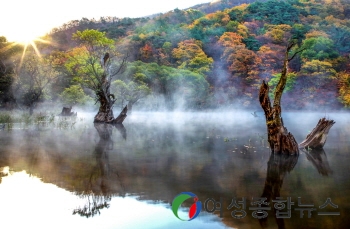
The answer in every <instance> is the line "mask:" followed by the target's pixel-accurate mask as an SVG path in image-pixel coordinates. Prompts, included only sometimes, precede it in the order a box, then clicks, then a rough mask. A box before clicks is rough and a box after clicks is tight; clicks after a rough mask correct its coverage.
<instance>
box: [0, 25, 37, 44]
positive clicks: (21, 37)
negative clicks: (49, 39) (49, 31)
mask: <svg viewBox="0 0 350 229" xmlns="http://www.w3.org/2000/svg"><path fill="white" fill-rule="evenodd" d="M42 35H43V34H42V33H40V32H39V31H36V30H35V29H33V28H25V27H24V28H23V27H22V28H21V29H19V30H9V31H7V34H5V37H6V38H7V40H8V41H10V42H16V43H20V44H22V45H28V44H30V43H32V42H34V41H36V40H38V39H39V37H40V36H42Z"/></svg>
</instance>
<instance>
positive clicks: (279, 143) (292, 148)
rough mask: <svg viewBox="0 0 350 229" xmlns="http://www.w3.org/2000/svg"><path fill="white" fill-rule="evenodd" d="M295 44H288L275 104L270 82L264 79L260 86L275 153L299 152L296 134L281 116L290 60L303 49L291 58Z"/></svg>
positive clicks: (269, 137)
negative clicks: (288, 127) (289, 130)
mask: <svg viewBox="0 0 350 229" xmlns="http://www.w3.org/2000/svg"><path fill="white" fill-rule="evenodd" d="M295 44H296V43H294V42H291V43H290V44H289V45H288V46H287V49H286V52H285V56H284V61H283V68H282V73H281V78H280V80H279V82H278V84H277V86H276V90H275V93H274V101H273V106H271V102H270V98H269V86H268V84H266V83H265V81H263V82H262V84H261V86H260V92H259V101H260V104H261V107H262V108H263V110H264V113H265V118H266V126H267V133H268V142H269V144H270V148H271V151H272V153H275V154H289V155H293V154H299V148H298V143H297V142H296V140H295V138H294V136H293V135H292V134H291V133H290V132H288V130H287V128H285V127H284V125H283V120H282V116H281V114H282V109H281V98H282V94H283V90H284V87H285V86H286V83H287V72H288V62H289V61H290V60H292V59H293V58H294V57H295V56H296V55H297V54H298V53H300V52H301V51H303V50H298V51H296V52H295V53H294V54H293V55H292V57H290V58H289V52H290V51H291V49H292V48H293V46H294V45H295Z"/></svg>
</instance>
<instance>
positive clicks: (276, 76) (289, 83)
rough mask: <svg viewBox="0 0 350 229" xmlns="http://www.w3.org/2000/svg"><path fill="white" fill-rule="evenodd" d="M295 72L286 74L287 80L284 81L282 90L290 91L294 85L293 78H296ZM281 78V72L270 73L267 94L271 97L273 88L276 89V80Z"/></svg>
mask: <svg viewBox="0 0 350 229" xmlns="http://www.w3.org/2000/svg"><path fill="white" fill-rule="evenodd" d="M296 76H297V75H296V74H295V73H294V72H289V73H288V74H287V81H286V86H285V88H284V90H283V93H284V92H288V91H291V90H292V89H293V87H294V84H295V80H296ZM280 79H281V73H276V74H273V75H272V78H271V79H270V81H269V86H270V89H271V90H270V91H269V96H270V97H271V98H272V99H273V98H274V94H275V90H276V86H277V84H278V82H279V81H280Z"/></svg>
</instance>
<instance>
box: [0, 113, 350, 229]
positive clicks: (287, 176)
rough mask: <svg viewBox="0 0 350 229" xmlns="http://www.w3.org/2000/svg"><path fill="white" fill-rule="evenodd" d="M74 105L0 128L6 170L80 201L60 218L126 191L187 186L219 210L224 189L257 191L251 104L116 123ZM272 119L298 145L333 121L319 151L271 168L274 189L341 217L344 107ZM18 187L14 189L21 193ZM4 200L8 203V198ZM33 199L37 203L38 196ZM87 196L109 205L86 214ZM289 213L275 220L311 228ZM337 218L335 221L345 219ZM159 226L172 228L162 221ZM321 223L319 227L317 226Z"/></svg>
mask: <svg viewBox="0 0 350 229" xmlns="http://www.w3.org/2000/svg"><path fill="white" fill-rule="evenodd" d="M73 110H74V108H73ZM74 111H77V112H78V116H77V117H55V120H54V121H53V122H52V123H44V122H42V123H33V124H29V125H26V124H24V123H22V124H19V123H15V124H13V125H12V126H10V127H6V128H4V129H3V130H1V131H0V144H1V148H0V155H1V160H0V167H5V166H8V167H9V170H10V171H11V172H12V173H15V172H21V171H23V170H24V171H25V172H26V173H28V174H29V175H31V176H35V177H38V178H40V179H41V181H42V182H44V183H51V184H55V185H57V186H58V187H59V188H63V189H65V190H67V191H69V192H71V193H73V194H74V195H76V196H77V197H80V198H81V199H82V203H81V204H78V206H77V207H76V208H75V209H71V210H69V211H68V213H69V212H70V214H71V216H67V219H66V220H70V218H71V217H80V216H79V214H75V215H73V214H72V213H73V210H74V211H75V210H77V209H80V211H79V212H80V213H81V214H82V216H86V215H89V218H90V217H94V218H98V217H100V216H99V215H104V214H113V212H114V211H117V210H113V209H116V208H115V203H116V199H115V198H117V197H122V198H125V197H126V196H130V195H132V196H134V197H135V198H136V199H137V200H138V201H147V204H148V205H157V204H159V203H162V204H164V205H165V206H169V204H170V203H171V201H172V199H173V198H174V196H176V195H177V194H178V193H180V192H183V191H191V192H193V193H195V194H196V195H198V197H199V198H200V200H201V201H202V203H203V202H204V201H205V200H206V199H207V198H214V199H219V198H220V197H223V198H224V201H225V202H224V203H223V204H224V206H226V207H227V206H228V205H229V199H230V198H232V196H236V197H246V198H248V199H250V198H252V197H254V196H255V197H256V196H261V194H262V192H263V190H265V189H266V185H265V187H264V184H265V179H269V176H270V175H269V172H268V171H269V168H268V161H271V160H272V159H271V156H270V149H269V148H268V143H267V140H266V139H267V134H266V125H265V117H264V114H263V113H262V112H261V111H242V110H223V111H206V112H204V111H202V112H190V111H174V112H161V111H158V112H149V111H133V112H132V114H129V115H128V116H127V118H126V119H125V121H124V123H123V125H122V126H118V127H117V126H113V125H109V124H94V123H93V117H94V115H95V112H86V111H84V110H80V109H79V108H76V109H75V110H74ZM254 112H255V113H254ZM114 113H115V114H117V113H118V109H115V111H114ZM282 116H283V120H284V125H285V127H286V128H287V129H288V131H290V132H291V133H292V134H293V135H294V136H295V138H296V140H297V142H298V143H300V142H301V141H302V140H304V138H305V137H306V135H307V134H308V133H309V132H310V131H311V130H312V129H313V128H314V127H315V126H316V124H317V122H318V120H319V119H320V118H322V117H327V118H329V119H333V120H334V121H335V122H336V123H335V125H334V126H333V127H332V128H331V130H330V132H329V135H328V139H327V142H326V144H325V147H324V151H323V152H320V153H317V152H316V151H315V152H311V153H310V152H308V153H305V152H303V151H302V152H301V154H300V155H299V157H297V158H296V162H295V163H296V165H295V167H294V168H292V170H291V171H290V172H289V173H283V174H282V173H281V174H280V176H281V177H282V181H283V185H282V188H281V195H282V196H284V197H286V196H290V197H292V198H293V199H294V200H296V198H297V197H300V196H301V197H304V198H307V200H308V201H309V202H313V203H315V205H317V206H318V205H320V204H322V203H323V202H324V201H325V200H326V199H327V197H331V198H332V201H333V203H335V204H338V205H339V206H340V209H339V210H340V212H341V215H345V212H344V211H345V209H344V208H346V206H347V204H346V203H349V201H350V199H348V197H344V195H342V193H344V192H346V190H348V188H349V187H350V183H349V181H348V179H347V176H346V174H348V173H349V172H350V171H349V167H348V166H347V163H346V158H347V153H348V151H349V150H350V149H349V144H348V139H349V136H350V120H349V119H348V114H347V113H318V112H282ZM318 158H321V161H320V159H318ZM274 160H275V159H274ZM22 192H23V195H24V193H25V192H26V191H25V190H24V189H23V190H22ZM0 194H1V183H0ZM11 198H13V199H14V202H15V203H17V202H16V197H15V196H13V197H11ZM57 198H58V197H57ZM36 201H37V204H39V205H40V204H41V203H42V202H41V199H40V197H38V199H36ZM90 201H92V202H91V204H92V203H94V204H101V205H99V206H104V205H105V204H106V206H107V205H111V206H114V208H110V209H109V208H108V209H107V208H105V209H101V211H100V214H96V212H95V213H94V214H92V212H93V211H92V209H90V210H91V211H92V212H90V210H89V208H86V206H90V205H88V203H90ZM84 202H86V203H84ZM321 202H322V203H321ZM18 204H20V203H18ZM21 206H23V204H21ZM84 206H85V207H84ZM91 206H95V205H91ZM23 207H24V206H23ZM185 207H186V206H185ZM168 210H169V211H170V209H168ZM184 210H185V211H186V208H185V209H184ZM108 212H109V213H108ZM203 212H204V213H203V214H205V211H204V210H203ZM115 213H116V212H115ZM201 214H202V213H201ZM213 214H214V215H215V217H216V218H215V219H213V220H214V221H216V220H219V221H220V220H221V221H222V222H223V223H224V224H225V225H226V226H228V227H233V228H236V227H240V228H251V227H259V221H258V220H256V219H254V218H253V217H251V216H249V213H248V216H247V217H246V218H245V219H242V220H241V221H234V220H232V219H233V218H232V217H231V215H230V211H228V210H224V213H223V218H220V217H219V215H218V214H219V213H218V212H215V213H213ZM68 215H69V214H68ZM293 217H294V219H293V220H285V224H286V225H290V226H291V227H296V226H300V225H305V224H306V225H309V226H311V225H312V221H310V220H307V218H306V219H299V218H298V217H297V216H296V215H295V216H293ZM313 217H316V216H313ZM169 218H171V217H169ZM268 218H269V222H270V225H275V222H274V219H273V214H272V213H271V214H269V217H268ZM72 219H73V218H72ZM175 219H176V218H175ZM326 219H327V218H326V217H325V218H324V220H326ZM169 220H170V219H169ZM337 220H338V221H339V225H342V222H343V220H345V218H343V217H338V219H337ZM141 221H142V220H141ZM321 221H322V220H321ZM170 222H171V223H170ZM322 222H323V221H322ZM115 223H116V224H117V223H118V221H116V222H115ZM168 223H169V225H173V226H174V225H175V224H174V223H175V222H173V221H172V220H170V221H169V222H168ZM116 224H115V225H116ZM130 225H132V224H131V222H130ZM324 225H325V226H320V227H319V228H327V224H326V223H325V224H324ZM130 228H136V227H130ZM145 228H152V227H151V226H149V227H148V226H146V227H145Z"/></svg>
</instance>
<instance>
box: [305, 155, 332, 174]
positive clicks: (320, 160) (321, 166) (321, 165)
mask: <svg viewBox="0 0 350 229" xmlns="http://www.w3.org/2000/svg"><path fill="white" fill-rule="evenodd" d="M303 152H305V154H306V158H307V159H308V160H309V161H311V163H312V164H313V165H314V166H315V167H316V169H317V170H318V172H319V173H320V174H321V175H322V176H328V174H332V173H333V172H332V170H331V168H330V167H329V164H328V160H327V156H326V153H325V151H324V150H323V149H313V150H310V151H309V150H303Z"/></svg>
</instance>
